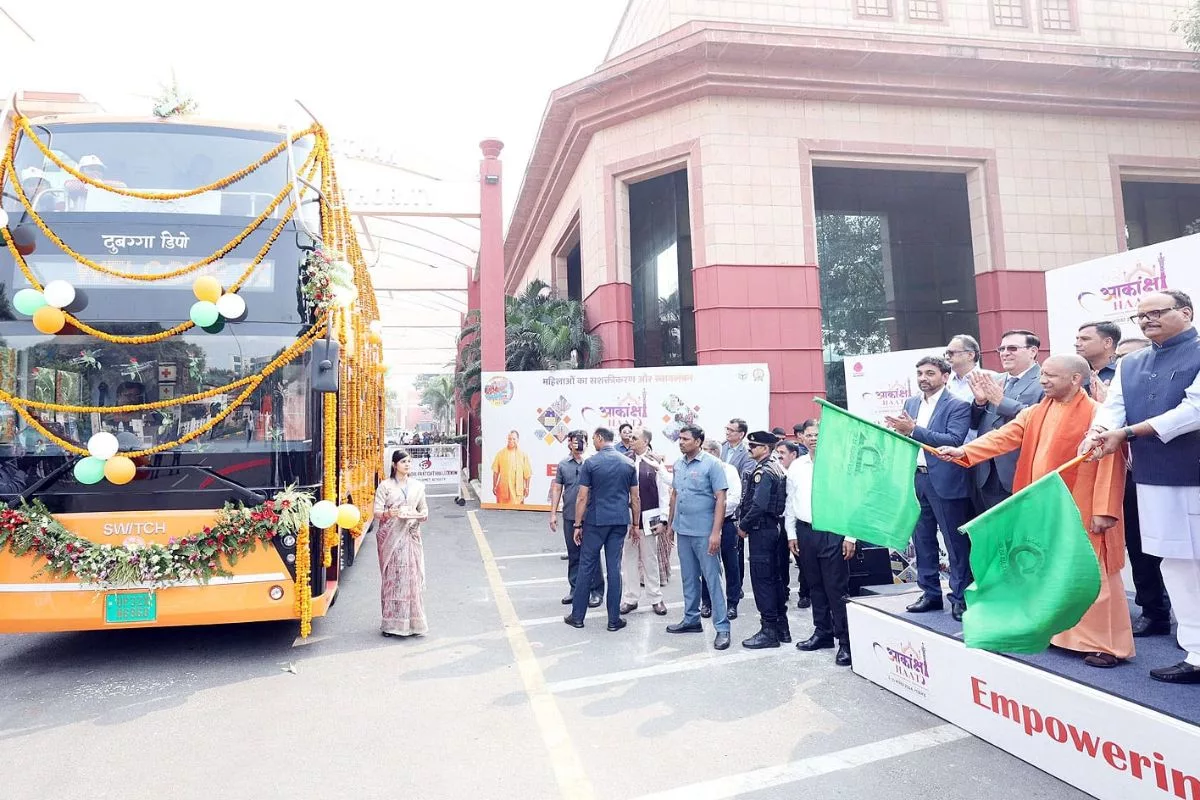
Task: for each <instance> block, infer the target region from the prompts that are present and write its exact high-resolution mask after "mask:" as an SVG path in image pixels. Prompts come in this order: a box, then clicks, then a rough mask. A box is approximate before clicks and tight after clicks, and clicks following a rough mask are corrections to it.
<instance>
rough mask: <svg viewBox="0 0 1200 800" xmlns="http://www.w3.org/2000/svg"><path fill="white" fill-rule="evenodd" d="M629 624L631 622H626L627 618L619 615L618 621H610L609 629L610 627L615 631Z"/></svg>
mask: <svg viewBox="0 0 1200 800" xmlns="http://www.w3.org/2000/svg"><path fill="white" fill-rule="evenodd" d="M628 624H629V623H628V622H626V621H625V620H623V619H621V618H620V617H617V621H616V622H610V623H608V629H609V630H610V631H613V632H615V631H619V630H621V628H624V627H625V626H626V625H628Z"/></svg>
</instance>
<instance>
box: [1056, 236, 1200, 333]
mask: <svg viewBox="0 0 1200 800" xmlns="http://www.w3.org/2000/svg"><path fill="white" fill-rule="evenodd" d="M1164 289H1179V290H1180V291H1184V292H1187V293H1188V294H1189V295H1192V297H1193V298H1194V297H1195V295H1196V292H1197V291H1200V234H1195V235H1192V236H1184V237H1182V238H1180V239H1172V240H1170V241H1167V242H1160V243H1159V244H1153V245H1149V246H1148V247H1139V248H1138V249H1136V250H1128V251H1126V252H1124V253H1114V254H1113V255H1111V256H1105V257H1103V258H1095V259H1092V260H1091V261H1084V262H1083V263H1080V264H1073V265H1071V266H1069V267H1061V268H1059V269H1052V270H1050V271H1049V272H1047V273H1046V311H1047V316H1048V321H1047V326H1048V328H1049V331H1048V333H1049V334H1050V352H1051V353H1073V352H1075V333H1076V331H1078V330H1079V326H1080V325H1083V324H1084V323H1087V322H1098V321H1100V320H1106V321H1109V322H1115V323H1117V324H1118V325H1120V326H1121V333H1122V335H1123V336H1138V337H1140V336H1141V335H1142V332H1141V330H1140V329H1139V328H1138V326H1137V325H1135V324H1134V323H1133V322H1132V321H1130V319H1129V317H1130V316H1131V315H1132V314H1134V313H1136V312H1137V306H1138V303H1139V302H1140V301H1141V299H1142V296H1143V295H1146V294H1150V293H1152V292H1161V291H1162V290H1164Z"/></svg>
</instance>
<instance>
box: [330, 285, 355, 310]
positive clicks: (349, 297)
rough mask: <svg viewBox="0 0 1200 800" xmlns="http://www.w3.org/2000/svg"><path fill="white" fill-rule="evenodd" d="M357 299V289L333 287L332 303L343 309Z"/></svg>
mask: <svg viewBox="0 0 1200 800" xmlns="http://www.w3.org/2000/svg"><path fill="white" fill-rule="evenodd" d="M357 299H358V289H357V288H356V287H354V286H335V287H333V301H334V302H335V303H337V304H338V305H339V306H342V307H343V308H345V307H346V306H348V305H351V304H352V303H353V302H354V301H355V300H357Z"/></svg>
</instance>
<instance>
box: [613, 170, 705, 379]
mask: <svg viewBox="0 0 1200 800" xmlns="http://www.w3.org/2000/svg"><path fill="white" fill-rule="evenodd" d="M629 254H630V263H631V266H632V273H633V275H632V282H633V355H634V363H635V365H636V366H639V367H661V366H683V365H692V364H695V363H696V323H695V313H694V312H695V307H694V301H693V299H692V227H691V215H690V214H689V212H688V189H687V170H686V169H683V170H679V171H678V172H671V173H668V174H666V175H660V176H659V177H657V178H651V179H649V180H645V181H641V182H639V183H633V184H630V185H629Z"/></svg>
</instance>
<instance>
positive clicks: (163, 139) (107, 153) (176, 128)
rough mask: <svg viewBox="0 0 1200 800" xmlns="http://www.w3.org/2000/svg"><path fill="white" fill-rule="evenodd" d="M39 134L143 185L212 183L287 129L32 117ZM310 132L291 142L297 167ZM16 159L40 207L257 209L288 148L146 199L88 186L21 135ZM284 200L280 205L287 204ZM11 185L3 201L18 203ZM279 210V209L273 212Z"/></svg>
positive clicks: (279, 180)
mask: <svg viewBox="0 0 1200 800" xmlns="http://www.w3.org/2000/svg"><path fill="white" fill-rule="evenodd" d="M33 130H34V132H35V133H36V134H37V135H38V138H39V139H40V140H41V141H42V142H43V143H44V144H45V145H46V146H47V147H48V148H49V149H50V150H52V151H53V152H54V153H55V154H56V155H57V156H58V157H59V159H60V160H61V161H64V162H66V163H68V164H70V165H71V166H72V167H74V168H75V169H78V170H79V171H80V172H83V173H85V174H87V175H88V176H89V177H92V178H95V179H97V180H100V181H103V182H105V183H108V184H110V185H113V186H117V187H121V188H129V189H136V190H138V191H140V192H170V191H180V190H183V189H195V188H199V187H201V186H207V185H209V184H212V183H214V182H216V181H219V180H221V179H222V178H224V177H226V176H227V175H230V174H233V173H235V172H238V171H239V170H242V169H244V168H246V167H247V166H249V165H251V164H254V163H256V162H257V161H258V160H259V159H261V158H262V157H263V156H264V155H265V154H266V153H267V152H268V151H270V150H271V149H272V148H273V147H275V146H276V145H278V144H279V143H280V142H281V141H283V138H284V135H285V134H284V132H283V131H277V132H269V131H250V130H238V129H234V128H219V127H210V126H205V125H188V124H181V123H174V122H171V123H166V122H152V121H147V122H52V123H48V124H44V125H43V124H35V126H34V128H33ZM312 145H313V138H312V137H311V136H307V137H304V138H302V139H300V140H298V141H297V142H296V143H295V145H294V146H293V156H294V159H295V161H294V163H295V167H296V169H297V170H299V169H300V167H301V165H302V164H303V163H304V161H305V159H307V157H308V156H309V154H310V152H311V150H312ZM14 164H15V166H16V172H17V175H18V176H19V179H20V181H21V188H22V189H23V190H24V192H25V194H26V196H27V197H28V198H29V200H30V201H31V202H32V203H33V205H34V208H35V210H36V211H37V212H38V213H55V212H92V213H106V212H130V211H134V212H149V213H169V214H208V215H222V216H240V217H255V216H257V215H259V214H261V213H262V212H263V210H264V209H265V208H266V207H267V206H268V205H269V203H270V202H271V200H272V199H273V198H274V197H275V196H276V195H277V194H278V193H279V192H280V190H281V189H282V188H283V187H284V186H285V185H286V183H287V181H288V179H289V170H288V158H287V153H286V152H284V153H281V154H280V155H278V156H276V157H275V158H274V159H272V160H271V161H270V162H268V163H266V164H264V165H262V166H261V167H259V168H258V169H257V170H255V171H254V172H252V173H251V174H250V175H248V176H246V177H245V178H242V179H241V180H239V181H236V182H235V183H232V184H230V185H229V186H227V187H225V188H224V189H221V190H219V191H218V190H214V191H209V192H203V193H201V194H198V195H195V196H192V197H184V198H179V199H175V200H144V199H140V198H136V197H126V196H122V195H119V194H114V193H112V192H107V191H104V190H103V189H100V188H97V187H93V186H88V185H87V184H85V183H83V182H82V181H80V180H78V179H77V178H75V177H73V176H72V175H70V174H69V173H67V172H65V171H64V170H62V169H60V168H59V166H58V165H57V164H55V163H54V162H53V161H52V160H51V159H48V158H46V157H45V156H44V155H43V154H42V152H41V150H40V149H39V148H38V147H37V145H36V143H34V142H31V141H29V140H28V139H27V138H26V137H22V138H21V139H19V144H18V147H17V151H16V155H15V159H14ZM286 205H287V204H286V203H284V204H283V206H284V207H285V208H286ZM20 207H21V206H20V203H19V201H18V199H17V198H16V196H15V195H14V194H13V193H11V192H9V191H6V193H5V197H4V208H5V210H7V211H8V212H9V213H10V214H11V213H13V212H15V211H18V210H19V209H20ZM281 212H282V209H277V210H276V214H277V215H278V214H279V213H281Z"/></svg>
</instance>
